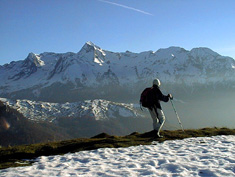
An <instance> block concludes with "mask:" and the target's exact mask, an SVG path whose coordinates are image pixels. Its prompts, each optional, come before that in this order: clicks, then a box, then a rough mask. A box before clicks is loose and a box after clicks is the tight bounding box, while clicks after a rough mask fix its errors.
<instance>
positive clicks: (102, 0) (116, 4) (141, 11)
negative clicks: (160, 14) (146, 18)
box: [98, 0, 153, 16]
mask: <svg viewBox="0 0 235 177" xmlns="http://www.w3.org/2000/svg"><path fill="white" fill-rule="evenodd" d="M98 1H100V2H104V3H108V4H111V5H115V6H119V7H123V8H125V9H129V10H133V11H136V12H139V13H142V14H145V15H150V16H153V14H151V13H148V12H145V11H143V10H140V9H136V8H133V7H129V6H126V5H122V4H118V3H115V2H110V1H106V0H98Z"/></svg>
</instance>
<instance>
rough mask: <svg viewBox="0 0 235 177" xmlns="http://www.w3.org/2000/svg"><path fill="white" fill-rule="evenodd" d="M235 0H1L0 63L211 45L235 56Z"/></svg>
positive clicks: (214, 48)
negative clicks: (47, 55) (94, 50)
mask: <svg viewBox="0 0 235 177" xmlns="http://www.w3.org/2000/svg"><path fill="white" fill-rule="evenodd" d="M234 9H235V0H0V34H1V35H0V64H1V65H2V64H5V63H9V62H10V61H16V60H22V59H25V58H26V57H27V55H28V53H29V52H33V53H36V54H39V53H42V52H57V53H64V52H78V51H79V50H80V49H81V48H82V46H83V45H84V44H85V42H87V41H92V42H93V43H95V44H96V45H98V46H100V47H101V48H103V49H106V50H110V51H114V52H124V51H126V50H129V51H132V52H142V51H148V50H153V51H156V50H158V49H159V48H167V47H170V46H179V47H183V48H185V49H187V50H191V49H192V48H194V47H208V48H211V49H212V50H214V51H216V52H218V53H219V54H221V55H225V56H231V57H233V58H234V59H235V10H234Z"/></svg>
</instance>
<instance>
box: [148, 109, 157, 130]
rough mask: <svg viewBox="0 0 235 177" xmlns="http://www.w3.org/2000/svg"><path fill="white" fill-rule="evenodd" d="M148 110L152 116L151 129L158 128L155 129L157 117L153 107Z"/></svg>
mask: <svg viewBox="0 0 235 177" xmlns="http://www.w3.org/2000/svg"><path fill="white" fill-rule="evenodd" d="M148 110H149V113H150V115H151V117H152V119H153V129H154V130H158V129H157V124H158V118H157V113H156V111H155V109H153V108H152V109H148Z"/></svg>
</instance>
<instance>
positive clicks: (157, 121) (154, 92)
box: [148, 79, 173, 138]
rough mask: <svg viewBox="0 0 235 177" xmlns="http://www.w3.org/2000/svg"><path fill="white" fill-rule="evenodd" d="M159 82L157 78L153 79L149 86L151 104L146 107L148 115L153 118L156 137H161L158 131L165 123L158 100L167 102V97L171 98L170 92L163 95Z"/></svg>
mask: <svg viewBox="0 0 235 177" xmlns="http://www.w3.org/2000/svg"><path fill="white" fill-rule="evenodd" d="M160 85H161V82H160V80H159V79H154V80H153V86H152V87H151V90H150V92H151V93H150V94H151V97H152V101H153V105H152V106H150V107H148V110H149V112H150V115H151V117H152V119H153V129H154V130H155V131H156V133H157V134H156V136H157V137H159V138H160V137H163V136H161V135H160V131H161V129H162V127H163V125H164V123H165V119H166V118H165V115H164V113H163V111H162V107H161V104H160V101H164V102H168V101H169V99H173V96H172V95H171V94H168V95H163V94H162V92H161V90H160Z"/></svg>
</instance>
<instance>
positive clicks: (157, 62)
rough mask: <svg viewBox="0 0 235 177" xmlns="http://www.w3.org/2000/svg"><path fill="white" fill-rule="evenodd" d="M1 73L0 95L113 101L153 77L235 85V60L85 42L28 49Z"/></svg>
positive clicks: (0, 68)
mask: <svg viewBox="0 0 235 177" xmlns="http://www.w3.org/2000/svg"><path fill="white" fill-rule="evenodd" d="M0 75H1V78H0V96H1V97H7V98H20V99H32V100H41V101H50V102H66V101H77V100H85V99H95V98H103V99H108V98H109V100H112V99H115V96H116V97H119V96H120V95H123V94H126V95H131V94H133V90H134V92H135V91H136V92H135V94H136V93H139V91H140V90H141V89H143V88H144V87H146V84H150V83H151V81H152V79H153V78H155V77H158V78H160V79H161V80H162V82H164V83H165V84H167V83H171V84H184V85H186V86H193V85H195V84H204V85H213V84H215V83H216V84H218V83H221V84H225V85H229V87H234V86H235V77H234V76H235V60H234V59H232V58H230V57H224V56H221V55H219V54H218V53H216V52H214V51H212V50H210V49H208V48H194V49H192V50H191V51H187V50H185V49H183V48H180V47H170V48H167V49H159V50H157V51H156V52H153V51H147V52H142V53H132V52H129V51H126V52H122V53H115V52H111V51H107V50H103V49H101V48H100V47H98V46H96V45H95V44H93V43H92V42H87V43H86V44H85V45H84V46H83V47H82V49H81V50H80V51H79V52H78V53H72V52H68V53H63V54H57V53H48V52H45V53H42V54H34V53H30V54H29V55H28V57H27V58H26V59H25V60H22V61H16V62H11V63H10V64H5V65H3V66H0ZM126 95H125V96H126ZM125 96H124V97H125Z"/></svg>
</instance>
